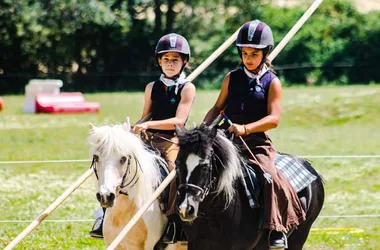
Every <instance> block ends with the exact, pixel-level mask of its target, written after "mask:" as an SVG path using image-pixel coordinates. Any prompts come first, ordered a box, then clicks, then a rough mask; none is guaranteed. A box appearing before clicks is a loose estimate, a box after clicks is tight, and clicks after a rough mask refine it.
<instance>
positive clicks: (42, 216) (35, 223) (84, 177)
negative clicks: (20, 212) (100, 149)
mask: <svg viewBox="0 0 380 250" xmlns="http://www.w3.org/2000/svg"><path fill="white" fill-rule="evenodd" d="M93 172H94V170H93V169H92V168H90V169H89V170H87V171H86V173H84V174H83V175H82V176H81V177H80V178H79V179H78V180H77V181H76V182H74V183H73V184H72V185H71V186H70V187H69V188H68V189H67V190H66V191H65V192H64V193H63V194H61V196H59V197H58V198H57V199H56V200H55V201H54V202H53V203H52V204H51V205H50V206H49V207H48V208H47V209H46V210H45V211H43V212H42V213H41V214H40V215H39V216H38V217H37V218H36V219H35V220H34V221H33V222H32V223H31V224H30V225H29V226H28V227H27V228H25V229H24V231H22V232H21V233H20V234H19V235H18V236H17V237H16V238H15V239H14V240H13V241H12V242H11V243H9V244H8V245H7V246H6V247H5V248H4V250H11V249H13V248H14V247H16V246H17V244H18V243H19V242H20V241H21V240H22V239H24V238H25V237H26V236H27V235H28V234H29V233H30V232H32V231H33V230H34V229H35V228H36V227H37V226H38V225H39V224H40V223H41V222H42V221H43V220H44V219H46V217H48V216H49V215H50V214H51V213H52V212H53V211H54V210H55V209H56V208H57V207H58V206H59V205H60V204H61V203H62V202H64V201H65V200H66V199H67V197H69V196H70V195H71V194H72V193H73V192H74V191H75V190H76V189H77V188H78V187H79V186H80V185H82V183H83V182H85V181H86V180H87V179H88V178H89V177H90V176H91V175H92V173H93Z"/></svg>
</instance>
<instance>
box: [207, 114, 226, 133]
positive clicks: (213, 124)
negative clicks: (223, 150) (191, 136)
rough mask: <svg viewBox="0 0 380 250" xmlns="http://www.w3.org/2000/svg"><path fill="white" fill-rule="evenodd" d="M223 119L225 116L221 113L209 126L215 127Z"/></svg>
mask: <svg viewBox="0 0 380 250" xmlns="http://www.w3.org/2000/svg"><path fill="white" fill-rule="evenodd" d="M222 119H223V116H222V115H221V114H219V115H218V116H217V117H216V118H215V120H214V121H213V122H212V123H211V124H210V126H209V128H210V129H212V128H214V127H215V126H216V125H218V124H219V123H220V121H221V120H222Z"/></svg>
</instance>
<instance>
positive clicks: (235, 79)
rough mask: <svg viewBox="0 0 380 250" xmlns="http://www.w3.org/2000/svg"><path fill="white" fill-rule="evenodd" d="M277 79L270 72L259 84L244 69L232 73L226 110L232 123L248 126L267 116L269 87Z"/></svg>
mask: <svg viewBox="0 0 380 250" xmlns="http://www.w3.org/2000/svg"><path fill="white" fill-rule="evenodd" d="M276 77H277V76H276V75H275V74H274V73H273V72H271V71H269V70H268V71H267V72H266V73H264V75H262V76H261V78H260V79H259V80H260V81H259V82H260V83H259V84H258V83H257V82H256V79H252V78H249V77H248V76H247V74H246V73H245V72H244V69H243V67H240V68H238V69H236V70H233V71H231V73H230V82H229V85H228V96H227V108H226V110H225V113H226V115H227V116H228V117H229V118H230V119H231V121H232V122H234V123H237V124H248V123H251V122H255V121H258V120H260V119H262V118H264V117H265V116H267V115H268V94H269V87H270V84H271V82H272V80H273V79H274V78H276Z"/></svg>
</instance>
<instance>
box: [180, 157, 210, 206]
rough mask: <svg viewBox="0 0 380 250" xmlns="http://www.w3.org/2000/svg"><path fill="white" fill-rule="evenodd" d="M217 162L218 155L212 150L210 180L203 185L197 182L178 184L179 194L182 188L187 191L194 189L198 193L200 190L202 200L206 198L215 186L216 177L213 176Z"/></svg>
mask: <svg viewBox="0 0 380 250" xmlns="http://www.w3.org/2000/svg"><path fill="white" fill-rule="evenodd" d="M215 162H216V157H215V154H214V151H212V152H211V164H210V167H209V170H208V176H209V178H208V179H209V180H208V182H207V183H206V184H205V185H204V186H202V187H200V186H198V185H195V184H192V183H185V184H180V185H179V186H178V194H179V193H180V190H183V189H184V190H185V191H188V190H193V191H195V192H194V193H195V194H198V192H200V194H199V196H200V197H201V198H200V202H202V201H203V200H204V199H205V198H206V196H207V195H208V194H209V193H210V190H211V189H212V187H213V186H214V183H215V182H216V177H213V165H214V163H215ZM197 196H198V195H197Z"/></svg>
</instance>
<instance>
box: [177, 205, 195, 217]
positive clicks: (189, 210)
mask: <svg viewBox="0 0 380 250" xmlns="http://www.w3.org/2000/svg"><path fill="white" fill-rule="evenodd" d="M178 214H179V217H180V218H181V220H182V221H187V222H190V221H193V220H195V219H196V218H197V211H196V209H195V207H194V206H193V205H190V204H185V202H183V203H182V204H181V205H179V207H178Z"/></svg>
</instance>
